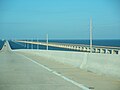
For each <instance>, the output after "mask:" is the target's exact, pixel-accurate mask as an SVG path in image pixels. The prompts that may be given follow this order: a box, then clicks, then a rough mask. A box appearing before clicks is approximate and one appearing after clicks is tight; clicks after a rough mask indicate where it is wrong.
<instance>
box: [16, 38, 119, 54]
mask: <svg viewBox="0 0 120 90" xmlns="http://www.w3.org/2000/svg"><path fill="white" fill-rule="evenodd" d="M15 42H21V43H28V44H38V45H45V46H52V47H59V48H66V49H71V50H78V51H82V52H90V46H89V45H84V44H67V43H53V42H49V43H46V42H33V41H21V40H16V41H15ZM92 52H93V53H104V54H120V47H110V46H95V45H93V48H92Z"/></svg>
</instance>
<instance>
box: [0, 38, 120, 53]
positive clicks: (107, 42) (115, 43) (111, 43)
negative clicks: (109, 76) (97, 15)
mask: <svg viewBox="0 0 120 90" xmlns="http://www.w3.org/2000/svg"><path fill="white" fill-rule="evenodd" d="M34 41H36V40H34ZM39 41H40V42H46V40H39ZM49 42H58V43H70V44H86V45H89V40H49ZM3 43H4V41H1V40H0V49H1V48H2V45H3ZM9 43H10V46H11V48H12V49H26V44H24V43H18V42H12V41H9ZM28 45H29V49H30V48H32V47H33V48H34V49H36V48H37V45H33V46H32V45H31V44H28ZM93 45H98V46H112V47H120V40H93ZM48 48H49V50H65V51H73V50H69V49H64V48H57V47H50V46H49V47H48ZM39 49H42V50H45V49H46V46H43V45H39Z"/></svg>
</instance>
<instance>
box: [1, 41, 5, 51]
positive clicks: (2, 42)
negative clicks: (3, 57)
mask: <svg viewBox="0 0 120 90" xmlns="http://www.w3.org/2000/svg"><path fill="white" fill-rule="evenodd" d="M3 44H4V41H3V40H0V50H1V49H2V46H3Z"/></svg>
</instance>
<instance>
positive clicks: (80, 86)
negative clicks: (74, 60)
mask: <svg viewBox="0 0 120 90" xmlns="http://www.w3.org/2000/svg"><path fill="white" fill-rule="evenodd" d="M17 54H18V53H17ZM18 55H21V56H23V57H25V58H26V59H28V60H30V61H31V62H33V63H35V64H37V65H39V66H41V67H42V68H44V69H46V70H48V71H49V72H52V73H53V74H55V75H57V76H59V77H61V78H63V79H64V80H66V81H68V82H70V83H72V84H74V85H76V86H78V87H79V88H81V89H83V90H91V89H89V88H88V87H85V86H84V85H83V84H79V83H77V82H75V81H73V80H71V79H69V78H67V77H65V76H63V75H61V74H59V73H57V72H56V71H53V70H52V69H50V68H48V67H46V66H44V65H42V64H40V63H38V62H36V61H34V60H33V59H31V58H29V57H27V56H25V55H22V54H18Z"/></svg>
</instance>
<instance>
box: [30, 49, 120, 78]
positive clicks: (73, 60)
mask: <svg viewBox="0 0 120 90" xmlns="http://www.w3.org/2000/svg"><path fill="white" fill-rule="evenodd" d="M33 52H34V54H37V55H40V56H42V57H47V58H52V59H53V60H56V61H58V62H62V63H67V64H70V65H73V66H75V67H79V68H81V69H84V70H87V71H91V72H94V73H97V74H102V75H109V76H112V77H115V78H116V77H117V78H119V79H120V55H117V54H100V53H92V54H90V53H85V52H68V51H52V50H48V51H46V50H33ZM33 52H31V53H33Z"/></svg>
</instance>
